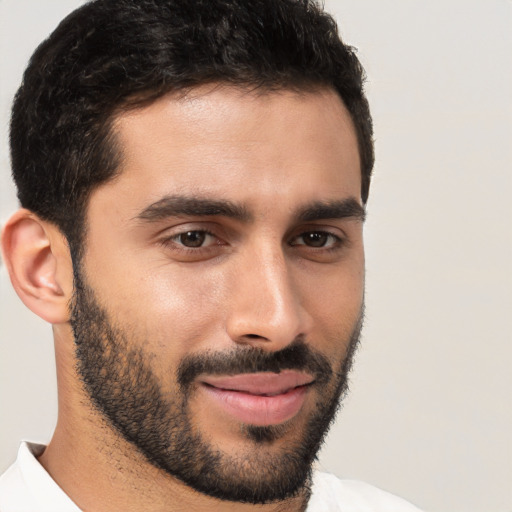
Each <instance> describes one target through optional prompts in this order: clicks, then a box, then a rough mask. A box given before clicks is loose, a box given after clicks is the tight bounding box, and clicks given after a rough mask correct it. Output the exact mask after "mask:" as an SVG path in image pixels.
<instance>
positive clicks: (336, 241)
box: [290, 231, 342, 249]
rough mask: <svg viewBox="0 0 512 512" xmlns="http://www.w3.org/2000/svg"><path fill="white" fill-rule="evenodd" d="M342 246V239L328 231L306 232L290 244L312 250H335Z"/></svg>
mask: <svg viewBox="0 0 512 512" xmlns="http://www.w3.org/2000/svg"><path fill="white" fill-rule="evenodd" d="M341 244H342V240H341V238H340V237H338V236H336V235H333V234H332V233H329V232H328V231H306V232H305V233H301V234H300V235H298V236H296V237H295V238H294V239H293V240H292V241H291V242H290V245H292V246H297V245H302V246H305V247H311V248H312V249H324V248H334V247H336V246H340V245H341Z"/></svg>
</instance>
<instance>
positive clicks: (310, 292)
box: [303, 259, 364, 359]
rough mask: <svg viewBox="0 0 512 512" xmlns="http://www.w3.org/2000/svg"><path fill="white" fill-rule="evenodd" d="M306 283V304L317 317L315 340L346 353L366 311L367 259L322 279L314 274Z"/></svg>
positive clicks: (313, 341)
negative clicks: (365, 274) (364, 308)
mask: <svg viewBox="0 0 512 512" xmlns="http://www.w3.org/2000/svg"><path fill="white" fill-rule="evenodd" d="M306 283H307V284H306V285H305V286H304V293H303V297H304V307H305V308H306V309H307V310H308V312H309V314H310V315H311V316H312V318H313V319H314V326H315V327H314V331H313V333H312V339H311V342H312V343H323V344H324V346H323V347H318V348H319V349H320V350H322V349H324V350H325V351H326V352H329V353H331V354H333V355H334V354H335V355H336V357H335V358H336V359H338V358H339V357H340V356H343V355H344V353H345V349H346V347H347V345H348V342H349V340H350V337H351V335H352V334H353V332H354V329H355V328H356V326H357V324H358V322H359V320H360V316H361V313H362V308H363V302H364V261H363V259H361V261H360V263H356V264H354V265H351V266H348V267H344V268H340V269H339V270H338V271H337V272H336V271H335V272H330V273H329V275H328V276H325V278H323V279H320V277H319V276H311V277H310V278H309V279H307V280H306Z"/></svg>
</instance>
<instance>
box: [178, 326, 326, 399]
mask: <svg viewBox="0 0 512 512" xmlns="http://www.w3.org/2000/svg"><path fill="white" fill-rule="evenodd" d="M283 370H297V371H301V372H306V373H309V374H311V375H312V376H313V377H314V379H315V381H316V382H315V383H316V384H319V385H322V384H326V383H327V382H329V380H330V379H331V377H332V374H333V370H332V367H331V364H330V363H329V360H328V359H327V357H326V356H324V355H323V354H321V353H320V352H318V351H316V350H314V349H312V348H311V347H310V346H309V345H308V344H307V343H306V341H305V340H304V338H303V337H300V336H299V337H297V338H296V339H295V340H293V342H292V343H290V344H289V345H287V346H286V347H285V348H283V349H281V350H278V351H275V352H268V351H265V350H263V349H261V348H250V347H237V348H236V349H234V350H230V351H228V352H205V353H203V354H190V355H188V356H186V357H185V358H184V359H183V360H182V361H181V363H180V365H179V367H178V383H179V385H180V386H181V388H182V389H183V390H186V389H187V388H189V387H190V385H191V384H192V382H193V381H194V380H195V379H196V378H197V377H199V375H201V374H208V375H238V374H243V373H260V372H272V373H280V372H282V371H283Z"/></svg>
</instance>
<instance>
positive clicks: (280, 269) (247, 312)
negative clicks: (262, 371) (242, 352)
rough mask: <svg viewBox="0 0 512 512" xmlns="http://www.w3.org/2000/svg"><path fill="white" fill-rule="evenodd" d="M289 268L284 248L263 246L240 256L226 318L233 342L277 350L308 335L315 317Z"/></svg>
mask: <svg viewBox="0 0 512 512" xmlns="http://www.w3.org/2000/svg"><path fill="white" fill-rule="evenodd" d="M248 252H249V251H248ZM289 267H290V263H289V262H287V260H286V257H285V254H284V253H283V249H282V248H279V249H277V248H276V249H273V250H267V251H263V250H261V248H260V251H258V252H257V253H255V252H253V253H252V254H250V255H247V256H246V257H241V260H240V261H239V266H238V267H237V272H236V275H235V276H234V278H233V285H232V290H231V293H230V297H231V301H230V307H229V311H228V318H227V331H228V334H229V336H230V337H231V339H232V340H233V341H234V342H236V343H238V344H242V345H252V346H258V347H260V348H264V349H265V350H268V351H276V350H280V349H282V348H284V347H286V346H287V345H289V344H290V343H292V342H293V341H294V340H295V339H296V338H297V337H298V336H301V335H302V336H306V337H307V335H308V333H309V331H310V329H311V326H312V318H311V317H310V315H309V314H308V312H307V311H306V309H305V308H304V306H303V303H302V300H301V291H300V283H296V282H295V281H296V279H295V278H294V273H293V272H292V271H291V270H290V268H289ZM296 277H297V278H298V277H299V276H296Z"/></svg>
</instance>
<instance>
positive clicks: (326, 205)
mask: <svg viewBox="0 0 512 512" xmlns="http://www.w3.org/2000/svg"><path fill="white" fill-rule="evenodd" d="M297 218H298V219H299V220H301V221H303V222H312V221H315V220H323V219H345V218H351V219H354V220H358V221H360V222H364V220H365V218H366V210H365V208H364V206H362V205H360V204H359V203H358V202H357V201H356V199H355V198H353V197H348V198H346V199H341V200H338V201H327V202H325V201H318V202H314V203H311V204H309V205H307V206H305V207H304V208H300V209H299V211H298V212H297Z"/></svg>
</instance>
